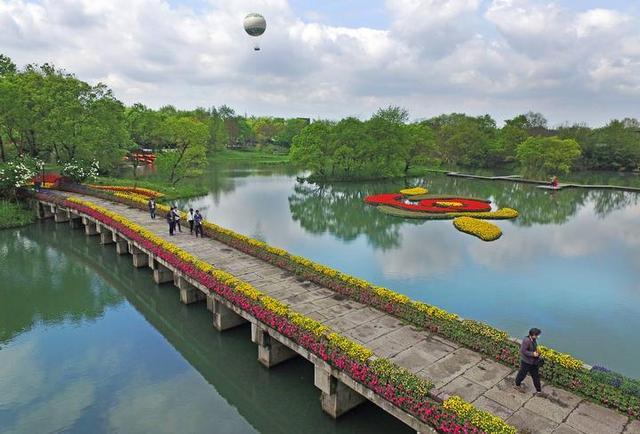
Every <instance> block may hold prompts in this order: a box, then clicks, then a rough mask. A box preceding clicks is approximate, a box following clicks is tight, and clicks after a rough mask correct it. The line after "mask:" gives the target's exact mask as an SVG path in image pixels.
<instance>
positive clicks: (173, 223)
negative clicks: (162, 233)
mask: <svg viewBox="0 0 640 434" xmlns="http://www.w3.org/2000/svg"><path fill="white" fill-rule="evenodd" d="M167 223H169V235H173V232H174V231H175V230H176V220H175V214H174V213H173V209H170V210H169V212H168V213H167Z"/></svg>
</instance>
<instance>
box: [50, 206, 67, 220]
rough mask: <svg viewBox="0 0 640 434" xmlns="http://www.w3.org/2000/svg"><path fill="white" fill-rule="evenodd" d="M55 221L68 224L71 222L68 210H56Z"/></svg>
mask: <svg viewBox="0 0 640 434" xmlns="http://www.w3.org/2000/svg"><path fill="white" fill-rule="evenodd" d="M53 220H54V221H55V222H56V223H66V222H68V221H69V216H68V215H67V210H66V209H60V208H56V211H55V214H54V215H53Z"/></svg>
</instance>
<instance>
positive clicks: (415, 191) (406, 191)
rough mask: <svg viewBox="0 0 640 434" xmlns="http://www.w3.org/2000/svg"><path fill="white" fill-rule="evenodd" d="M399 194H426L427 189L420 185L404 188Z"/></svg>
mask: <svg viewBox="0 0 640 434" xmlns="http://www.w3.org/2000/svg"><path fill="white" fill-rule="evenodd" d="M400 194H404V195H405V196H414V195H417V194H427V189H426V188H422V187H413V188H404V189H402V190H400Z"/></svg>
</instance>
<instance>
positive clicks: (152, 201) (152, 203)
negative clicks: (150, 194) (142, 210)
mask: <svg viewBox="0 0 640 434" xmlns="http://www.w3.org/2000/svg"><path fill="white" fill-rule="evenodd" d="M148 205H149V214H151V219H152V220H154V219H155V218H156V200H155V199H154V198H151V199H149V203H148Z"/></svg>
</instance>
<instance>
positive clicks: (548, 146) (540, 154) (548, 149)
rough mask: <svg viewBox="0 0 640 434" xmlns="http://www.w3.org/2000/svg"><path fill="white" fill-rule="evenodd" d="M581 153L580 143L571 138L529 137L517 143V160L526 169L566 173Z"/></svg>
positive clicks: (547, 172)
mask: <svg viewBox="0 0 640 434" xmlns="http://www.w3.org/2000/svg"><path fill="white" fill-rule="evenodd" d="M580 155H581V150H580V145H578V142H576V141H575V140H573V139H561V138H559V137H529V138H528V139H527V140H525V141H524V142H522V143H521V144H520V145H518V154H517V157H518V161H519V162H520V164H521V165H522V166H523V167H524V168H525V169H526V170H528V171H533V172H540V173H544V174H549V173H568V172H569V171H570V170H571V167H572V166H573V164H574V162H575V161H576V159H578V157H580Z"/></svg>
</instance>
